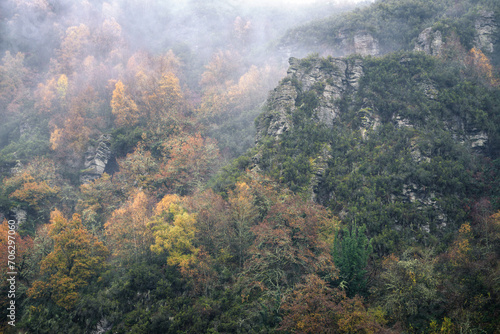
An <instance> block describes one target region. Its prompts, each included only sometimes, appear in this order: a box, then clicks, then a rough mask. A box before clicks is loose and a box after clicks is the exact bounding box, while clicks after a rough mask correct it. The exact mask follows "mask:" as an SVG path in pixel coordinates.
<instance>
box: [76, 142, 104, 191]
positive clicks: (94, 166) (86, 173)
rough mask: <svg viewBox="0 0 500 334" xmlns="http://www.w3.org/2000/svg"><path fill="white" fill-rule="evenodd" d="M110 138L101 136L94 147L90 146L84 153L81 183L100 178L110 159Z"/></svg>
mask: <svg viewBox="0 0 500 334" xmlns="http://www.w3.org/2000/svg"><path fill="white" fill-rule="evenodd" d="M110 141H111V136H110V135H101V136H100V137H99V140H98V142H97V145H96V146H90V147H89V148H88V149H87V152H86V153H85V161H84V168H85V169H84V170H83V171H82V173H81V174H80V182H81V183H90V182H92V181H94V180H95V179H98V178H99V177H101V175H102V174H103V173H104V170H105V168H106V165H107V163H108V161H109V159H110V157H111V142H110Z"/></svg>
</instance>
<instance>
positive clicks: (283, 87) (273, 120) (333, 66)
mask: <svg viewBox="0 0 500 334" xmlns="http://www.w3.org/2000/svg"><path fill="white" fill-rule="evenodd" d="M289 63H290V67H289V68H288V72H287V76H286V77H285V78H284V79H283V80H282V82H281V84H280V85H279V86H278V87H277V88H276V89H274V90H273V91H272V92H271V94H270V96H269V99H268V101H267V106H266V111H265V112H264V113H263V114H261V115H260V116H259V118H258V119H257V121H256V126H257V137H256V141H257V142H258V141H259V140H260V139H262V138H263V137H265V136H270V137H273V138H275V139H278V138H279V136H280V135H281V134H283V133H284V132H286V131H288V130H289V129H291V128H292V127H293V122H292V115H293V114H294V112H295V111H296V110H297V109H298V108H300V103H301V101H300V100H299V99H298V97H299V96H300V95H304V94H307V93H308V92H312V91H313V92H314V93H315V94H316V95H318V96H317V97H318V104H317V106H316V107H315V108H314V110H313V112H312V115H311V117H312V118H313V119H315V120H317V121H318V122H320V123H323V124H326V125H327V126H330V127H331V126H332V124H333V121H334V119H335V118H337V117H338V115H339V112H340V109H339V107H338V105H337V104H336V102H337V101H339V100H340V99H341V98H342V97H343V96H344V95H346V94H353V93H354V92H355V91H356V89H357V87H358V84H359V78H360V77H361V76H362V74H363V66H362V65H363V64H362V61H361V60H360V59H358V58H353V59H342V58H332V57H328V58H319V57H314V56H313V57H309V58H306V59H302V60H300V59H297V58H290V60H289Z"/></svg>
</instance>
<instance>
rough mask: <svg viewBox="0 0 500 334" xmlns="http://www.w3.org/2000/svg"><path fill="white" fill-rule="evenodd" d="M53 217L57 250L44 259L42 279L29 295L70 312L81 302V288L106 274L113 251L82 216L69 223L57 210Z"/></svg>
mask: <svg viewBox="0 0 500 334" xmlns="http://www.w3.org/2000/svg"><path fill="white" fill-rule="evenodd" d="M50 216H51V218H50V221H51V225H50V232H49V235H50V237H51V238H52V240H53V241H54V250H53V251H52V252H51V253H50V254H49V255H47V257H45V258H44V259H43V260H42V262H41V265H40V268H41V275H42V276H41V279H40V280H37V281H36V282H34V283H33V285H32V287H31V288H30V289H29V291H28V296H29V297H31V298H32V299H34V300H39V301H40V302H41V303H43V302H46V300H47V299H51V300H52V301H53V302H54V303H56V304H57V305H58V306H60V307H63V308H65V309H67V310H69V309H72V308H73V307H74V306H75V304H76V303H77V302H78V299H79V297H80V289H81V288H83V287H85V286H86V285H88V284H89V283H90V282H91V280H92V279H94V278H95V277H97V276H98V275H99V273H100V272H101V271H102V269H103V268H104V266H105V260H106V257H107V256H108V254H109V252H108V249H107V248H106V247H105V246H104V245H103V243H102V242H100V241H99V240H97V238H96V237H95V236H93V235H92V234H90V233H89V232H88V231H87V230H86V229H85V228H84V227H83V225H82V221H81V219H80V216H79V215H78V214H74V215H73V217H72V219H71V220H68V219H66V218H64V216H63V215H62V213H61V212H60V211H58V210H54V211H52V212H51V215H50Z"/></svg>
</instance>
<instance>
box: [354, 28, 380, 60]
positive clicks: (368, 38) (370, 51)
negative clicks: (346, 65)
mask: <svg viewBox="0 0 500 334" xmlns="http://www.w3.org/2000/svg"><path fill="white" fill-rule="evenodd" d="M354 52H355V53H357V54H360V55H363V56H377V55H379V54H380V48H379V44H378V41H377V39H375V38H374V37H373V36H372V35H371V34H369V33H367V32H359V33H357V34H356V35H354Z"/></svg>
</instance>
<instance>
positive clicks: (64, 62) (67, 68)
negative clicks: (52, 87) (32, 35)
mask: <svg viewBox="0 0 500 334" xmlns="http://www.w3.org/2000/svg"><path fill="white" fill-rule="evenodd" d="M90 38H91V36H90V29H89V28H88V27H87V26H86V25H85V24H80V25H79V26H72V27H69V28H68V29H66V34H65V36H64V38H63V40H62V42H61V47H60V49H59V50H58V61H59V66H60V69H58V72H59V73H64V74H67V75H71V74H73V71H75V70H76V69H77V68H78V64H80V62H81V61H82V60H83V58H85V56H86V55H87V52H88V47H89V43H90Z"/></svg>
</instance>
